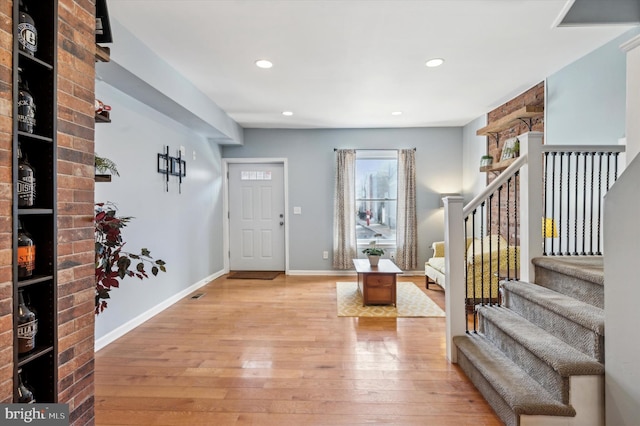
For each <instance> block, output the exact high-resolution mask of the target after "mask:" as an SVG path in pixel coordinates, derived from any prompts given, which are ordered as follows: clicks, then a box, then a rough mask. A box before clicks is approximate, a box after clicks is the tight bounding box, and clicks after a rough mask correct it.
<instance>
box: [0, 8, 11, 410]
mask: <svg viewBox="0 0 640 426" xmlns="http://www.w3.org/2000/svg"><path fill="white" fill-rule="evenodd" d="M12 22H13V5H12V4H11V2H9V1H3V2H0V402H3V403H7V402H11V401H12V400H13V315H12V310H13V308H12V307H13V282H12V269H13V252H12V246H13V239H12V238H13V234H12V228H13V221H12V216H11V213H12V210H11V209H12V207H11V206H12V199H13V190H12V188H13V184H12V178H11V176H12V152H13V150H12V141H13V119H12V115H13V103H12V101H11V100H12V97H13V96H12V93H13V85H12V81H13V79H12V76H13V73H12V69H11V64H12V55H13V53H12V52H13V31H12Z"/></svg>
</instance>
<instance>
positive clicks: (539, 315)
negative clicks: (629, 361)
mask: <svg viewBox="0 0 640 426" xmlns="http://www.w3.org/2000/svg"><path fill="white" fill-rule="evenodd" d="M504 306H505V307H507V308H509V309H511V310H512V311H514V312H516V313H518V314H519V315H520V316H522V317H524V318H526V319H527V320H529V321H530V322H532V323H533V324H535V325H537V326H538V327H540V328H542V329H544V330H545V331H547V332H548V333H551V334H553V335H554V336H556V337H558V338H559V339H561V340H563V341H564V342H566V343H568V344H569V345H571V346H573V347H574V348H576V349H577V350H579V351H581V352H582V353H584V354H587V355H589V356H591V357H593V358H595V359H597V360H598V361H599V362H602V363H604V336H600V335H598V334H597V333H595V332H594V331H593V330H590V329H588V328H586V327H584V326H582V325H580V324H577V323H575V322H573V321H571V320H570V319H568V318H565V317H563V316H561V315H558V314H557V313H555V312H553V311H550V310H548V309H547V308H546V307H545V306H544V305H541V304H538V303H535V301H531V300H528V299H526V298H524V297H522V296H520V295H519V294H516V293H513V292H510V291H508V290H505V303H504Z"/></svg>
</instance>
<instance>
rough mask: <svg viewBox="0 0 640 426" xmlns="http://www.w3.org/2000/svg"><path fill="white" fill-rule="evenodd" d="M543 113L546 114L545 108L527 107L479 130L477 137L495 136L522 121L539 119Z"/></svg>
mask: <svg viewBox="0 0 640 426" xmlns="http://www.w3.org/2000/svg"><path fill="white" fill-rule="evenodd" d="M543 113H544V107H543V106H533V105H527V106H524V107H522V108H520V109H519V110H516V111H513V112H512V113H510V114H507V115H505V116H504V117H502V118H500V119H498V120H496V121H494V122H493V123H490V124H488V125H487V126H485V127H483V128H482V129H478V131H477V132H476V135H478V136H489V135H493V134H496V133H499V132H501V131H502V130H506V129H508V128H510V127H513V126H514V125H515V124H516V123H518V121H520V120H521V119H525V118H533V117H538V116H540V115H542V114H543Z"/></svg>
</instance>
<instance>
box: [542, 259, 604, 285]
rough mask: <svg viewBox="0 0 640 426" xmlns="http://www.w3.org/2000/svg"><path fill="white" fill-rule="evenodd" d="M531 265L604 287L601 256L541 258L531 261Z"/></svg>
mask: <svg viewBox="0 0 640 426" xmlns="http://www.w3.org/2000/svg"><path fill="white" fill-rule="evenodd" d="M531 263H533V264H534V265H536V266H539V267H541V268H545V269H548V270H550V271H554V272H558V273H561V274H564V275H568V276H570V277H576V278H579V279H581V280H584V281H589V282H592V283H594V284H599V285H602V286H603V285H604V267H603V265H604V261H603V258H602V256H566V257H561V256H543V257H536V258H533V259H531Z"/></svg>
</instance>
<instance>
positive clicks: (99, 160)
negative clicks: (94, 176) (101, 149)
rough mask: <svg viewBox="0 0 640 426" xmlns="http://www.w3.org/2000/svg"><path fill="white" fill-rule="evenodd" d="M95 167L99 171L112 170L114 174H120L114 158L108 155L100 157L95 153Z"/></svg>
mask: <svg viewBox="0 0 640 426" xmlns="http://www.w3.org/2000/svg"><path fill="white" fill-rule="evenodd" d="M94 162H95V168H96V172H98V173H106V172H110V173H111V174H112V175H116V176H120V173H119V172H118V166H117V164H116V163H114V162H113V160H110V159H108V158H106V157H100V156H99V155H98V154H97V153H96V154H95V160H94Z"/></svg>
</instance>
